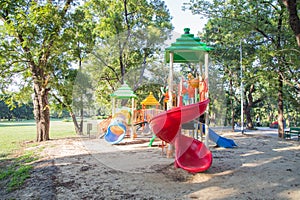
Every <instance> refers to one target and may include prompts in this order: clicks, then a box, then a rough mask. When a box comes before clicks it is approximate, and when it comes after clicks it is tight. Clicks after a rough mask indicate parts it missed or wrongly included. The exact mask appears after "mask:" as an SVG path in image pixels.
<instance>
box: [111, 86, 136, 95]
mask: <svg viewBox="0 0 300 200" xmlns="http://www.w3.org/2000/svg"><path fill="white" fill-rule="evenodd" d="M111 96H112V97H115V98H117V99H130V98H135V97H136V95H135V94H134V92H133V91H132V89H131V88H130V87H129V86H128V85H127V84H126V83H124V84H123V85H121V87H120V88H118V89H117V90H116V91H115V92H114V93H112V94H111Z"/></svg>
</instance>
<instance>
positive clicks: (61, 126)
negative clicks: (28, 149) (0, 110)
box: [0, 119, 76, 160]
mask: <svg viewBox="0 0 300 200" xmlns="http://www.w3.org/2000/svg"><path fill="white" fill-rule="evenodd" d="M75 135H76V134H75V131H74V125H73V122H62V121H61V120H53V119H51V122H50V139H56V138H64V137H72V136H75ZM35 140H36V127H35V121H34V120H29V121H23V122H0V160H1V159H2V158H5V157H7V156H8V155H10V154H12V153H14V152H15V151H16V150H18V149H20V148H21V145H22V143H23V142H25V141H35Z"/></svg>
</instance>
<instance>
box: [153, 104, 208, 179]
mask: <svg viewBox="0 0 300 200" xmlns="http://www.w3.org/2000/svg"><path fill="white" fill-rule="evenodd" d="M208 103H209V100H208V99H206V100H204V101H202V102H199V103H195V104H191V105H187V106H181V107H176V108H173V109H171V110H168V111H165V112H163V113H160V114H159V115H156V116H154V117H153V118H152V119H151V120H150V126H151V128H152V130H153V132H154V133H155V135H156V136H157V137H159V138H160V139H161V140H163V141H166V142H167V143H171V144H173V145H174V146H175V152H176V153H175V154H176V155H175V165H176V166H178V167H180V168H182V169H184V170H187V171H189V172H192V173H197V172H203V171H206V170H207V169H208V168H209V167H210V166H211V164H212V153H211V152H210V151H209V149H208V148H207V147H206V146H205V145H204V144H203V143H202V142H200V141H199V140H196V139H194V138H191V137H187V136H184V135H182V134H181V124H183V123H186V122H189V121H191V120H193V119H195V118H196V117H199V116H200V115H202V114H203V113H204V112H205V110H206V107H207V105H208Z"/></svg>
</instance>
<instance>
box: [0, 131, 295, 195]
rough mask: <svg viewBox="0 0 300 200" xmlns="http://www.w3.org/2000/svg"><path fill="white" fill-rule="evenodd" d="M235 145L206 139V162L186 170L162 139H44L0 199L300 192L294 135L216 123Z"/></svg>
mask: <svg viewBox="0 0 300 200" xmlns="http://www.w3.org/2000/svg"><path fill="white" fill-rule="evenodd" d="M216 132H218V133H219V134H220V135H222V136H224V137H227V138H230V139H233V140H234V141H235V142H236V144H237V145H238V147H236V148H232V149H225V148H220V147H216V146H215V144H214V143H211V142H210V145H209V147H210V150H211V151H212V154H213V163H212V166H211V167H210V168H209V170H208V171H206V172H201V173H196V174H191V173H188V172H186V171H184V170H182V169H180V168H175V167H174V165H173V163H174V158H166V154H165V151H164V152H163V151H162V149H161V148H160V147H159V146H160V144H161V141H159V140H157V141H155V142H154V145H153V147H148V144H149V139H150V138H149V137H138V138H137V139H136V140H134V141H131V140H129V139H125V140H124V141H123V142H122V143H121V144H119V145H110V144H108V143H107V142H105V140H104V139H99V138H87V137H81V138H79V137H76V138H68V139H60V140H50V141H48V142H45V143H41V144H39V145H38V146H37V147H33V149H35V150H37V151H38V152H40V155H41V157H42V159H40V160H39V161H36V163H35V164H34V165H35V168H34V170H33V172H32V175H31V178H29V179H28V180H27V181H26V183H25V184H24V186H23V187H22V188H21V189H20V190H17V191H15V192H12V193H7V192H5V190H4V189H1V190H2V192H1V196H0V199H59V200H60V199H62V200H63V199H72V200H75V199H120V200H121V199H122V200H123V199H144V200H146V199H149V200H150V199H152V200H154V199H155V200H156V199H157V200H158V199H159V200H162V199H166V200H169V199H170V200H171V199H172V200H174V199H178V200H179V199H180V200H181V199H276V200H277V199H283V200H285V199H295V200H297V199H300V170H299V167H300V142H299V141H297V140H282V139H279V138H277V136H276V134H274V132H268V131H266V130H260V131H253V132H250V131H247V132H246V134H245V135H243V134H241V133H240V132H228V131H221V130H216Z"/></svg>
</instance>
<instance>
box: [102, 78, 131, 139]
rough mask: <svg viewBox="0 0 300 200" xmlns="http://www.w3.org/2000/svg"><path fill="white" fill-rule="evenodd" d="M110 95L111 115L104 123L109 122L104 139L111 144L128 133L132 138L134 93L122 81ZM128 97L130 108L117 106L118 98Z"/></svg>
mask: <svg viewBox="0 0 300 200" xmlns="http://www.w3.org/2000/svg"><path fill="white" fill-rule="evenodd" d="M111 97H112V102H113V105H112V117H111V119H110V120H109V121H107V122H106V124H104V125H107V124H108V123H109V125H108V126H107V130H106V133H105V135H104V139H105V140H106V141H107V142H109V143H111V144H117V143H119V142H120V141H122V140H123V138H124V137H125V136H126V134H128V133H129V134H130V137H131V138H134V135H135V131H134V128H133V113H134V110H135V98H136V95H135V94H134V93H133V91H132V90H131V88H130V87H129V86H128V85H127V84H126V83H124V84H123V85H122V86H121V87H120V88H118V89H117V90H116V91H115V92H114V93H113V94H112V95H111ZM128 99H131V108H129V107H121V106H117V105H118V104H119V103H120V102H118V100H128Z"/></svg>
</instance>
